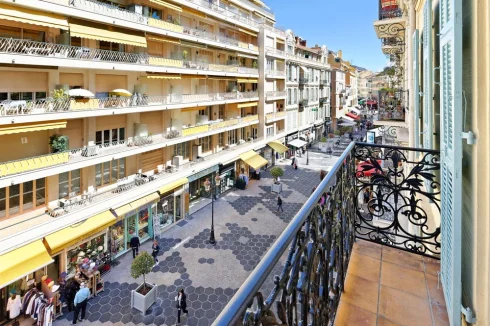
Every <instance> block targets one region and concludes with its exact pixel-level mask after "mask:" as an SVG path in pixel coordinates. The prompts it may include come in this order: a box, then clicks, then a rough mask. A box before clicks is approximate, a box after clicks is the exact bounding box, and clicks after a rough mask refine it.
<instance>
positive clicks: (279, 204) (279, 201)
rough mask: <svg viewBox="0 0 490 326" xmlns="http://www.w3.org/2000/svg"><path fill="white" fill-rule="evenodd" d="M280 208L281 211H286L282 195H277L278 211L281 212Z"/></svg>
mask: <svg viewBox="0 0 490 326" xmlns="http://www.w3.org/2000/svg"><path fill="white" fill-rule="evenodd" d="M279 210H281V212H284V209H282V199H281V196H277V212H279Z"/></svg>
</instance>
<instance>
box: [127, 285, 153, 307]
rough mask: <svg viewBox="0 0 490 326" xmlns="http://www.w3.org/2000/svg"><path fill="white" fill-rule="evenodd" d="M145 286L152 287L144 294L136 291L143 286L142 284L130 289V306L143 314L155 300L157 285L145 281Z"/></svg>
mask: <svg viewBox="0 0 490 326" xmlns="http://www.w3.org/2000/svg"><path fill="white" fill-rule="evenodd" d="M146 286H152V289H151V290H150V292H148V293H147V294H146V295H142V294H140V293H138V290H139V289H140V288H142V287H143V284H141V285H140V286H138V287H137V288H136V290H132V291H131V308H135V309H137V310H139V311H141V312H142V313H143V315H144V314H145V313H146V311H147V310H148V308H150V307H151V305H152V304H154V303H155V301H156V300H157V286H156V285H155V284H150V283H146Z"/></svg>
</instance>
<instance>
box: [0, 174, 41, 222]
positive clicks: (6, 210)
mask: <svg viewBox="0 0 490 326" xmlns="http://www.w3.org/2000/svg"><path fill="white" fill-rule="evenodd" d="M34 196H35V197H34ZM45 204H46V183H45V179H37V180H33V181H27V182H24V183H21V184H18V185H12V186H9V187H5V188H0V219H1V218H4V217H11V216H14V215H16V214H20V213H25V212H28V211H30V210H32V209H34V208H39V207H42V206H44V205H45Z"/></svg>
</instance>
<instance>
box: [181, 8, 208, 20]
mask: <svg viewBox="0 0 490 326" xmlns="http://www.w3.org/2000/svg"><path fill="white" fill-rule="evenodd" d="M183 12H185V13H188V14H191V15H196V16H198V17H201V18H206V14H205V13H203V12H200V11H199V10H195V9H192V8H184V9H183Z"/></svg>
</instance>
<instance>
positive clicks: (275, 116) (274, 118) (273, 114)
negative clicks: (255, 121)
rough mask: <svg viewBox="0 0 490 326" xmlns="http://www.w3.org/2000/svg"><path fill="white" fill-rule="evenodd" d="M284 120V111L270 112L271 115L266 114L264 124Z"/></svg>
mask: <svg viewBox="0 0 490 326" xmlns="http://www.w3.org/2000/svg"><path fill="white" fill-rule="evenodd" d="M285 118H286V111H281V112H271V113H266V115H265V122H266V123H271V122H274V121H277V120H281V119H285Z"/></svg>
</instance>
